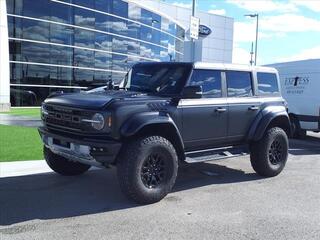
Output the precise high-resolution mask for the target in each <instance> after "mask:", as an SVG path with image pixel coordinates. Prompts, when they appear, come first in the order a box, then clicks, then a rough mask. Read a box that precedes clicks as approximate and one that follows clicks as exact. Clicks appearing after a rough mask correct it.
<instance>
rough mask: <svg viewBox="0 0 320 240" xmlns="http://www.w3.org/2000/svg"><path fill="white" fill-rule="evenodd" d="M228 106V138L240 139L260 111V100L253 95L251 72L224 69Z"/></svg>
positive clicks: (243, 136)
mask: <svg viewBox="0 0 320 240" xmlns="http://www.w3.org/2000/svg"><path fill="white" fill-rule="evenodd" d="M225 75H226V82H227V95H228V106H229V118H228V140H229V141H230V142H231V143H232V142H237V141H242V140H243V139H244V138H245V137H246V135H247V133H248V130H249V128H250V126H251V125H252V123H253V121H254V120H255V118H256V117H257V115H258V113H259V111H260V105H261V103H260V100H259V98H258V97H255V96H254V91H253V78H252V73H251V72H244V71H226V74H225Z"/></svg>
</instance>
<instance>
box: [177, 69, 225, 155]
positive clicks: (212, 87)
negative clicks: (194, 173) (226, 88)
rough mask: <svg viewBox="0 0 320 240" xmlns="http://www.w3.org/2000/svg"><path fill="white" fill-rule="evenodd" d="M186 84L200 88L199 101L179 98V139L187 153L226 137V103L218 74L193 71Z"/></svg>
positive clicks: (215, 72)
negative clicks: (181, 129) (180, 133)
mask: <svg viewBox="0 0 320 240" xmlns="http://www.w3.org/2000/svg"><path fill="white" fill-rule="evenodd" d="M187 85H189V86H190V85H191V86H192V85H200V86H201V87H202V92H203V94H202V98H199V99H182V100H180V102H179V107H180V108H181V109H182V120H183V121H182V126H183V127H182V128H183V131H182V137H183V140H184V144H185V148H186V150H196V149H200V148H209V147H214V146H215V145H216V144H217V143H220V144H222V143H223V142H225V141H226V138H227V120H228V118H227V116H228V104H227V99H226V98H225V97H224V94H223V91H222V85H223V84H222V78H221V71H217V70H202V69H195V70H194V71H193V73H192V76H191V78H190V80H189V82H188V84H187Z"/></svg>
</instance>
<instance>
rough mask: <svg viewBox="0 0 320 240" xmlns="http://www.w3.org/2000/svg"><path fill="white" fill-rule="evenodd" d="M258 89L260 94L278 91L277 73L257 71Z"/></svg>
mask: <svg viewBox="0 0 320 240" xmlns="http://www.w3.org/2000/svg"><path fill="white" fill-rule="evenodd" d="M257 78H258V91H259V93H261V94H270V93H271V94H273V93H278V92H279V86H278V80H277V75H276V74H275V73H257Z"/></svg>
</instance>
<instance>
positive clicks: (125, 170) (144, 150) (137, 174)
mask: <svg viewBox="0 0 320 240" xmlns="http://www.w3.org/2000/svg"><path fill="white" fill-rule="evenodd" d="M117 171H118V178H119V183H120V187H121V189H122V191H123V192H124V194H125V195H127V197H128V198H130V199H132V200H133V201H135V202H137V203H141V204H149V203H154V202H158V201H160V200H161V199H162V198H164V197H165V196H166V195H167V194H168V193H169V192H170V191H171V189H172V187H173V185H174V183H175V180H176V177H177V172H178V158H177V154H176V151H175V149H174V147H173V146H172V144H171V143H170V142H169V141H168V140H167V139H165V138H163V137H160V136H150V137H142V138H140V139H137V140H133V141H131V142H129V143H128V144H127V145H126V146H125V150H124V151H123V152H122V153H121V154H120V156H119V160H118V163H117Z"/></svg>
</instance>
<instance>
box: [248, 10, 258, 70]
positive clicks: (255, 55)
mask: <svg viewBox="0 0 320 240" xmlns="http://www.w3.org/2000/svg"><path fill="white" fill-rule="evenodd" d="M245 16H246V17H251V18H255V17H256V18H257V25H256V47H255V54H254V65H257V55H258V33H259V14H258V13H256V14H246V15H245Z"/></svg>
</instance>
